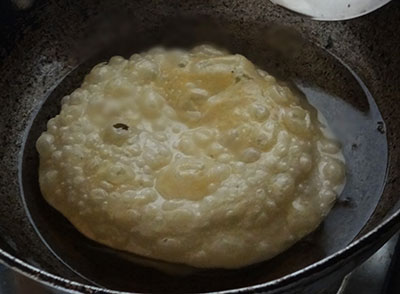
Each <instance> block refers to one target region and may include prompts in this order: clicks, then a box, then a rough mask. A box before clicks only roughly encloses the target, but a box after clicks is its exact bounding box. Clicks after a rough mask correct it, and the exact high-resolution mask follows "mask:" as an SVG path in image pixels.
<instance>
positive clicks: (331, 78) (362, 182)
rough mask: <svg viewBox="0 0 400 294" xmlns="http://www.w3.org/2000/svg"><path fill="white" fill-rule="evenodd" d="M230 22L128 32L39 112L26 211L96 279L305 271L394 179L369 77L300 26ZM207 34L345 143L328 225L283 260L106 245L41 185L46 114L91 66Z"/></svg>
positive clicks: (126, 283)
mask: <svg viewBox="0 0 400 294" xmlns="http://www.w3.org/2000/svg"><path fill="white" fill-rule="evenodd" d="M171 26H174V24H173V23H172V24H171ZM226 27H229V25H226V26H217V25H212V29H209V28H208V29H207V28H204V27H202V26H195V27H191V26H190V25H188V26H185V29H184V30H182V31H179V30H180V29H182V26H179V28H177V27H176V28H175V27H174V28H172V29H174V30H175V31H176V32H177V33H176V35H175V36H172V37H167V38H165V37H164V36H169V35H168V34H165V32H163V31H162V30H161V29H160V28H159V29H158V30H155V31H154V32H150V31H149V32H143V33H142V34H140V36H142V38H143V40H141V39H140V40H139V39H137V38H136V39H135V40H130V39H129V40H121V42H120V43H118V44H113V46H111V47H110V50H106V51H104V52H102V53H101V54H100V55H98V56H97V57H94V58H92V59H90V60H88V61H87V62H85V63H83V64H82V65H81V66H80V67H78V68H76V69H75V70H74V71H72V72H71V73H70V74H69V75H68V76H67V77H66V78H65V79H64V80H63V81H61V83H60V84H59V86H57V87H56V88H55V90H54V91H53V93H52V94H51V95H50V96H49V97H48V98H47V100H46V101H45V103H44V104H43V105H42V107H41V109H40V111H39V112H38V113H37V116H36V118H35V119H34V122H33V124H32V127H31V130H30V132H29V136H28V138H27V141H26V145H25V151H24V157H23V162H22V167H21V168H22V183H21V185H22V188H23V191H24V193H23V197H24V201H25V203H26V209H27V212H28V214H29V215H30V217H31V220H32V224H33V225H34V226H35V228H36V230H37V232H38V234H39V235H40V236H41V237H42V239H43V242H45V243H46V245H47V246H48V248H49V249H50V250H52V252H53V253H54V254H55V255H56V256H57V257H58V258H59V259H60V260H61V261H62V262H63V263H64V264H65V265H66V266H68V267H69V268H70V269H72V270H73V271H74V272H76V273H77V274H79V275H80V276H83V277H85V278H86V279H87V280H88V281H89V282H90V283H92V284H95V285H101V286H104V287H107V288H111V289H117V290H125V291H136V292H156V293H187V292H206V291H217V290H223V289H232V288H238V287H244V286H248V285H255V284H259V283H262V282H267V281H270V280H273V279H276V278H279V277H282V276H284V275H287V274H290V273H292V272H294V271H296V270H299V269H302V268H303V267H305V266H307V265H309V264H311V263H313V262H315V261H317V260H320V259H322V258H324V257H326V256H328V255H330V254H332V253H334V252H336V251H337V250H339V249H341V248H343V247H345V246H346V245H347V244H349V243H350V242H351V241H352V240H353V239H354V238H355V237H356V236H357V234H358V233H359V232H360V231H361V230H362V229H363V227H364V226H365V224H366V223H367V221H368V219H369V218H370V216H371V215H372V214H373V211H374V209H375V207H376V204H377V203H378V201H379V199H380V196H381V193H382V189H383V186H384V182H385V174H386V166H387V157H388V155H387V142H386V135H385V126H384V123H383V120H382V117H381V115H380V113H379V111H378V108H377V106H376V104H375V102H374V100H373V98H372V96H371V95H370V93H369V92H368V90H367V88H366V87H365V85H364V84H363V83H362V81H361V80H360V79H359V78H358V77H357V76H356V75H355V74H354V72H352V70H351V69H349V68H348V67H347V66H346V65H344V64H343V63H342V62H341V61H340V60H338V59H336V58H335V57H333V56H332V55H330V54H329V53H327V52H326V51H325V50H323V49H321V48H319V47H317V46H315V45H313V44H311V43H309V42H306V41H304V40H302V39H301V38H299V36H298V35H297V34H294V33H293V32H292V31H287V30H285V29H283V30H281V29H280V28H275V27H269V28H267V29H265V28H260V29H259V30H253V31H251V32H246V34H242V35H241V34H240V33H237V34H235V35H232V34H230V32H229V31H227V29H226ZM163 29H164V30H170V29H171V27H168V26H166V27H165V28H163ZM230 29H232V28H230ZM230 29H229V30H230ZM239 32H240V31H239ZM179 34H181V36H180V37H179V38H178V37H176V36H178V35H179ZM260 40H262V41H260ZM204 42H209V43H212V44H215V45H217V46H221V47H223V48H227V49H229V50H230V51H231V52H235V53H241V54H243V55H245V56H246V57H248V58H249V59H250V60H251V61H253V62H255V63H256V64H257V65H258V66H259V67H261V68H263V69H265V70H267V71H269V72H270V73H272V74H274V75H275V76H277V77H279V78H281V79H282V80H286V81H289V82H290V83H292V87H293V88H296V89H297V90H298V91H301V92H302V93H303V94H304V96H305V97H306V98H307V99H308V100H309V101H310V102H311V104H313V105H314V106H315V107H317V108H318V109H319V110H320V111H321V113H322V114H323V115H324V116H325V118H326V119H327V122H328V124H329V126H330V128H331V129H332V131H333V132H334V134H335V135H336V137H338V139H339V140H340V142H341V143H342V146H343V153H344V156H345V159H346V168H347V171H346V172H347V175H346V185H345V187H344V190H343V192H342V193H341V195H340V198H339V200H338V201H337V204H336V205H335V207H334V208H333V210H332V211H331V213H330V214H329V215H328V217H327V218H326V220H325V221H324V223H323V224H322V225H321V227H320V228H319V229H318V230H317V231H316V232H314V233H313V234H311V235H310V236H308V237H307V238H305V239H304V240H302V241H301V242H299V243H298V244H296V245H295V246H293V247H292V248H291V249H289V250H288V251H286V252H284V253H283V254H281V255H279V256H277V257H276V258H274V259H272V260H270V261H267V262H263V263H259V264H256V265H252V266H249V267H247V268H243V269H239V270H222V269H214V270H204V269H202V270H200V269H195V268H191V267H187V266H181V265H171V264H168V263H159V262H157V261H154V260H149V259H145V258H141V257H138V256H134V255H132V254H129V253H124V252H119V251H116V250H113V249H110V248H107V247H105V246H102V245H100V244H98V243H95V242H93V241H91V240H89V239H87V238H85V237H84V236H83V235H81V234H80V233H79V232H78V231H77V230H76V229H75V228H74V227H73V226H72V225H71V224H70V223H69V222H68V221H67V220H66V219H65V218H64V217H63V216H62V215H61V214H59V213H58V212H57V211H56V210H54V209H53V208H51V207H50V206H49V205H48V204H47V203H46V201H45V200H44V199H43V197H42V196H41V193H40V189H39V185H38V163H39V159H38V154H37V152H36V150H35V142H36V140H37V138H38V137H39V135H40V134H41V132H43V131H44V130H45V127H46V122H47V121H48V120H49V119H50V118H51V117H53V116H55V115H56V114H57V113H58V112H59V111H60V100H61V98H62V97H63V96H64V95H67V94H69V93H70V92H72V91H73V90H74V89H75V88H77V87H79V85H80V83H81V82H82V79H83V76H84V75H85V74H86V73H87V72H88V71H89V70H90V68H92V67H93V66H94V65H95V64H97V63H99V62H101V61H104V60H107V59H108V58H109V57H111V56H113V55H123V56H125V57H128V56H129V55H130V54H132V53H135V52H140V51H143V50H145V49H147V48H150V47H152V46H156V45H160V44H165V45H171V44H172V45H174V46H183V47H191V46H193V45H194V44H199V43H204ZM138 44H140V45H138ZM157 268H158V269H157Z"/></svg>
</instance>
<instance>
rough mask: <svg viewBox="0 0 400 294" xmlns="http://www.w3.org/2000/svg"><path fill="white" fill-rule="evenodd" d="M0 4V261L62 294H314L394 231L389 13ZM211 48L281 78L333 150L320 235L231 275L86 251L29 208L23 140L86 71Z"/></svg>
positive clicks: (395, 101)
mask: <svg viewBox="0 0 400 294" xmlns="http://www.w3.org/2000/svg"><path fill="white" fill-rule="evenodd" d="M0 5H2V6H1V7H0V8H1V9H0V14H1V16H0V22H1V26H0V38H1V43H0V44H1V46H0V56H1V57H0V73H1V74H0V89H1V94H0V97H1V106H0V143H1V144H0V164H1V170H0V175H1V176H0V199H1V205H0V259H1V260H2V262H3V263H4V264H6V265H8V266H9V267H11V268H13V269H15V270H16V271H18V272H20V273H22V274H24V275H26V276H29V277H31V278H32V279H34V280H36V281H38V282H40V283H43V284H45V285H47V286H48V287H55V288H57V289H59V290H60V291H63V292H65V293H122V292H123V291H125V292H136V293H137V292H155V293H187V292H192V293H199V292H215V291H222V292H221V293H274V294H275V293H289V294H290V293H307V294H310V293H312V294H314V293H321V294H322V293H327V291H329V290H330V289H331V288H333V287H334V286H335V285H337V284H338V283H340V280H341V279H342V278H343V277H344V276H345V275H346V274H347V273H349V272H350V271H351V270H352V269H354V268H355V267H356V266H357V265H358V264H360V263H362V262H363V261H364V260H366V259H367V258H368V257H369V256H370V255H372V254H373V252H375V251H376V250H377V249H378V248H379V247H380V246H381V245H382V244H383V243H384V242H385V241H386V240H388V238H389V237H390V236H391V235H392V234H393V233H394V232H395V231H397V230H398V228H399V227H400V211H399V209H400V198H399V191H400V181H398V173H399V166H400V157H399V155H400V150H399V147H398V146H399V142H400V137H399V132H398V128H399V127H400V116H399V113H400V103H399V99H400V97H399V95H400V74H399V69H400V39H399V28H400V6H399V5H398V3H390V4H388V5H387V6H385V7H384V8H383V9H381V10H379V11H376V12H374V13H373V14H371V15H368V16H365V17H363V18H360V19H356V20H351V21H346V22H335V23H321V22H315V21H312V20H310V19H306V18H302V17H301V16H298V15H293V14H291V13H290V12H288V11H286V10H284V9H282V8H280V7H278V6H275V5H273V4H271V3H270V2H269V1H264V0H263V1H261V0H249V1H234V0H233V1H212V0H209V1H200V0H198V1H197V0H187V1H132V0H130V1H129V0H120V1H95V0H84V1H67V0H65V1H55V0H54V1H44V0H43V1H40V0H37V1H35V2H33V5H32V7H30V8H28V9H26V10H18V9H17V8H16V7H14V6H13V5H11V4H10V3H9V2H7V1H2V4H0ZM199 43H211V44H214V45H217V46H220V47H224V48H227V49H229V50H230V51H231V52H234V53H241V54H243V55H245V56H246V57H248V58H249V59H250V60H251V61H253V62H254V63H256V64H257V65H258V66H260V67H261V68H264V69H265V70H267V71H269V72H271V73H272V74H274V75H276V76H278V77H279V78H280V79H282V80H285V81H288V82H289V83H291V84H292V86H293V87H294V88H297V90H299V91H301V92H302V93H303V94H304V95H305V96H306V97H307V98H308V99H309V101H310V102H311V103H312V104H314V105H315V106H316V107H318V108H319V109H320V110H321V112H323V114H324V115H325V116H326V118H327V121H328V123H329V125H330V126H331V127H332V129H333V131H334V133H335V134H336V135H337V136H338V138H339V140H340V141H341V143H342V145H343V152H344V155H345V158H346V162H347V165H346V166H347V167H346V168H347V182H346V186H345V189H344V191H343V193H342V194H341V195H340V198H339V200H338V202H337V204H336V205H335V207H334V208H333V210H332V212H331V213H330V214H329V216H328V217H327V219H326V220H325V221H324V223H323V224H322V225H321V226H320V228H319V229H318V230H317V231H316V232H314V233H313V234H311V235H310V236H308V237H307V238H305V239H304V240H302V241H301V242H299V243H298V244H297V245H295V246H293V247H292V248H291V249H290V250H288V251H287V252H285V253H283V254H281V255H279V256H277V257H276V258H274V259H272V260H270V261H266V262H262V263H259V264H256V265H253V266H249V267H247V268H243V269H238V270H223V269H213V270H198V269H190V270H189V271H187V272H179V273H173V274H172V273H167V272H164V271H160V270H158V269H155V268H153V267H151V266H150V267H149V266H147V265H143V264H141V262H137V258H136V257H134V256H131V255H129V254H125V253H122V252H117V251H114V250H111V249H109V248H106V247H104V246H101V245H99V244H97V243H95V242H91V241H89V240H88V239H86V238H85V237H83V236H82V235H81V234H79V233H78V232H77V231H76V230H75V229H74V228H73V227H72V225H71V224H70V223H69V222H68V221H67V220H66V219H65V218H63V217H62V216H61V215H60V214H59V213H58V212H56V211H55V210H54V209H52V208H51V207H50V206H49V205H47V203H46V202H45V201H44V200H43V198H42V196H41V194H40V189H39V186H38V174H37V169H38V155H37V152H36V151H35V147H34V143H35V141H36V139H37V138H38V136H39V135H40V133H41V132H42V131H44V130H45V128H46V121H47V120H48V119H49V118H51V117H53V116H54V115H56V114H57V113H58V112H59V109H60V100H61V98H62V97H63V96H64V95H67V94H69V93H70V92H71V91H72V90H73V89H75V88H76V87H78V86H79V84H80V82H81V81H82V79H83V77H84V75H85V74H86V73H87V72H88V71H89V70H90V68H91V67H92V66H94V65H95V64H97V63H99V62H101V61H106V60H107V59H108V58H109V57H111V56H113V55H122V56H125V57H129V56H130V55H131V54H133V53H137V52H140V51H143V50H146V49H148V48H151V47H153V46H156V45H163V46H167V47H168V46H172V47H184V48H190V47H191V46H193V45H196V44H199Z"/></svg>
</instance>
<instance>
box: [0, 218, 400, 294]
mask: <svg viewBox="0 0 400 294" xmlns="http://www.w3.org/2000/svg"><path fill="white" fill-rule="evenodd" d="M399 225H400V210H397V211H396V212H395V213H394V214H393V215H392V216H391V217H389V218H388V219H387V220H385V221H384V222H383V223H382V224H380V225H379V226H377V227H376V228H375V229H373V230H372V231H370V232H368V233H367V234H366V235H364V236H363V237H361V238H360V239H358V240H357V241H354V242H352V243H351V244H350V245H348V246H347V247H345V248H344V249H342V250H340V251H338V252H336V253H335V254H332V255H330V256H328V257H326V258H324V259H322V260H320V261H318V262H316V263H314V264H311V265H309V266H307V267H305V268H303V269H301V270H299V271H296V272H294V273H292V274H289V275H286V276H284V277H282V278H279V279H276V280H273V281H269V282H267V283H263V284H259V285H254V286H248V287H243V288H237V289H230V290H224V291H216V292H208V293H218V294H231V293H245V292H246V293H257V292H259V291H265V290H274V289H277V288H283V287H288V288H291V287H290V286H292V285H294V284H295V283H296V282H298V281H300V280H302V279H306V278H307V277H308V278H311V279H312V277H314V276H316V277H323V276H326V275H328V274H329V272H331V271H332V270H334V268H335V267H336V266H340V265H341V264H340V263H341V261H344V260H346V259H347V258H349V257H351V256H352V255H356V254H357V253H360V252H363V251H367V250H368V249H371V248H373V247H377V246H379V239H378V238H377V236H380V235H388V236H387V237H389V236H391V235H393V234H394V232H395V230H396V229H397V227H398V226H399ZM384 241H385V240H382V242H381V243H383V242H384ZM0 261H1V262H2V263H4V264H5V265H7V266H9V267H10V268H11V269H13V270H15V271H16V272H18V273H20V274H22V275H24V276H26V277H28V278H31V279H33V280H35V281H36V282H39V283H41V284H44V285H46V286H49V287H51V288H55V289H58V290H63V291H67V293H87V294H90V293H93V292H94V293H99V294H101V293H103V294H132V293H135V292H121V291H117V290H108V289H104V288H100V287H95V286H89V285H85V284H82V283H78V282H73V281H70V280H67V279H64V278H62V277H59V276H56V275H53V274H51V273H48V272H46V271H42V270H40V269H38V268H36V267H34V266H32V265H30V264H28V263H26V262H24V261H22V260H21V259H18V258H16V257H14V256H12V255H11V254H9V253H7V252H5V251H4V250H2V249H0Z"/></svg>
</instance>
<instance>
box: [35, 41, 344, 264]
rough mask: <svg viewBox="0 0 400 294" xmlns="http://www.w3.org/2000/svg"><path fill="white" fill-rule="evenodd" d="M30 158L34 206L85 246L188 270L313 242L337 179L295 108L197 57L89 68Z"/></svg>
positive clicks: (333, 150)
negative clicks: (48, 208) (36, 158)
mask: <svg viewBox="0 0 400 294" xmlns="http://www.w3.org/2000/svg"><path fill="white" fill-rule="evenodd" d="M36 146H37V150H38V152H39V154H40V169H39V179H40V187H41V191H42V193H43V196H44V197H45V199H46V200H47V201H48V202H49V203H50V204H51V205H52V206H53V207H55V208H56V209H57V210H59V211H60V212H61V213H62V214H64V215H65V216H66V217H67V218H68V219H69V220H70V221H71V222H72V224H73V225H74V226H75V227H76V228H77V229H78V230H79V231H81V232H82V233H83V234H84V235H86V236H87V237H89V238H91V239H93V240H96V241H98V242H100V243H103V244H106V245H108V246H110V247H113V248H116V249H120V250H125V251H129V252H133V253H136V254H139V255H142V256H146V257H151V258H155V259H160V260H164V261H169V262H175V263H184V264H188V265H192V266H196V267H206V268H211V267H221V268H237V267H242V266H246V265H249V264H252V263H255V262H259V261H262V260H266V259H269V258H271V257H273V256H275V255H277V254H278V253H280V252H282V251H283V250H285V249H287V248H288V247H289V246H291V245H293V244H294V243H295V242H296V241H298V240H299V239H301V238H302V237H304V236H305V235H307V234H309V233H310V232H312V231H313V230H315V229H316V228H317V226H318V225H319V224H320V223H321V221H322V220H323V219H324V217H325V216H326V215H327V214H328V212H329V210H330V209H331V207H332V205H333V203H334V202H335V199H336V197H337V193H338V191H339V189H340V187H341V185H342V184H343V181H344V177H345V172H344V170H345V169H344V163H343V160H342V159H341V158H342V156H341V151H340V147H339V146H338V144H336V143H335V141H334V140H332V139H328V138H327V137H326V136H325V135H324V131H323V126H322V124H321V123H320V122H319V121H318V118H317V111H316V110H315V109H314V108H312V107H311V106H310V105H309V104H308V102H307V101H306V100H305V99H304V98H302V97H298V96H297V95H296V94H295V93H294V92H293V91H291V90H290V89H289V88H288V87H286V86H284V85H282V84H280V83H278V82H277V80H276V79H275V78H274V77H272V76H271V75H269V74H267V73H266V72H264V71H262V70H259V69H257V68H256V67H255V66H254V65H253V64H252V63H251V62H250V61H249V60H247V59H246V58H245V57H243V56H241V55H231V54H228V53H227V52H224V51H221V50H218V49H215V48H213V47H211V46H206V45H204V46H199V47H196V48H194V49H192V50H190V51H183V50H165V49H162V48H156V49H152V50H150V51H148V52H145V53H142V54H134V55H133V56H132V57H131V58H130V59H129V60H127V59H124V58H122V57H113V58H111V59H110V61H109V62H108V63H102V64H99V65H97V66H96V67H94V68H93V69H92V71H91V72H90V73H89V74H88V75H87V76H86V77H85V80H84V82H83V84H82V85H81V87H80V88H79V89H77V90H75V91H74V92H73V93H72V94H71V95H69V96H66V97H65V98H64V99H63V101H62V110H61V113H60V114H59V115H57V116H56V117H55V118H52V119H51V120H50V121H49V122H48V124H47V131H46V132H44V133H43V134H42V135H41V136H40V138H39V139H38V141H37V144H36ZM49 221H50V220H49Z"/></svg>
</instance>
